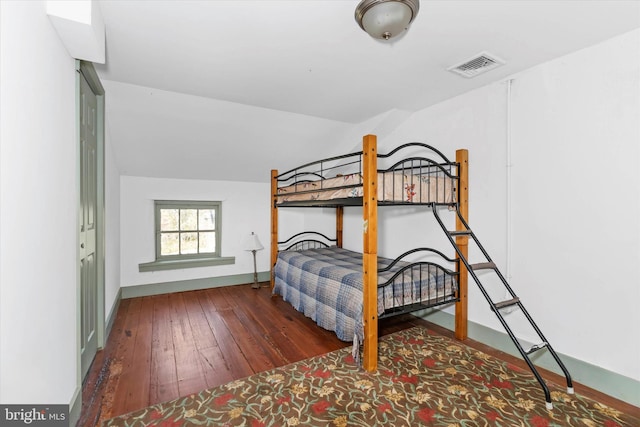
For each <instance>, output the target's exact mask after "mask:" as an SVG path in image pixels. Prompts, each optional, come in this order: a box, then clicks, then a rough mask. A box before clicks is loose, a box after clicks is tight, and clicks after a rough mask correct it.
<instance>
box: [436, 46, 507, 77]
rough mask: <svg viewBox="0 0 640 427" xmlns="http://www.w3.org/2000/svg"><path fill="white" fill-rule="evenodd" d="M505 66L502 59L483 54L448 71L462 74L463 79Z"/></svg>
mask: <svg viewBox="0 0 640 427" xmlns="http://www.w3.org/2000/svg"><path fill="white" fill-rule="evenodd" d="M503 64H504V61H503V60H502V59H499V58H497V57H495V56H494V55H491V54H489V53H487V52H482V53H479V54H477V55H475V56H474V57H473V58H471V59H468V60H466V61H464V62H462V63H461V64H458V65H454V66H453V67H450V68H447V71H451V72H452V73H456V74H460V75H461V76H463V77H467V78H471V77H475V76H477V75H479V74H482V73H486V72H487V71H489V70H493V69H494V68H496V67H499V66H501V65H503Z"/></svg>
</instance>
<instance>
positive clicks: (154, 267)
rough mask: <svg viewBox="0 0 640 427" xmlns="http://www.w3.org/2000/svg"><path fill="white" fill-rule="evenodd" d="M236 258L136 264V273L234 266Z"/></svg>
mask: <svg viewBox="0 0 640 427" xmlns="http://www.w3.org/2000/svg"><path fill="white" fill-rule="evenodd" d="M235 263H236V257H233V256H229V257H219V258H200V259H182V260H171V261H152V262H145V263H142V264H138V271H139V272H140V273H144V272H147V271H159V270H180V269H183V268H194V267H211V266H215V265H227V264H235Z"/></svg>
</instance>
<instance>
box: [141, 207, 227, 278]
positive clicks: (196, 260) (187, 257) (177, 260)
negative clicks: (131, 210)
mask: <svg viewBox="0 0 640 427" xmlns="http://www.w3.org/2000/svg"><path fill="white" fill-rule="evenodd" d="M167 208H169V209H214V210H215V225H214V230H213V231H215V235H216V237H215V239H216V251H215V252H214V253H212V252H207V253H195V254H179V255H162V253H161V236H162V234H163V233H164V232H163V231H162V230H160V223H161V221H160V211H161V210H162V209H167ZM189 231H193V232H201V231H211V230H200V229H199V227H198V229H197V230H189ZM177 232H178V233H179V232H180V230H178V231H177ZM154 240H155V258H156V259H155V261H153V262H148V263H142V264H139V265H138V269H139V271H140V272H146V271H156V270H172V269H181V268H191V267H207V266H213V265H223V264H234V263H235V257H223V256H221V254H222V202H220V201H194V200H155V201H154Z"/></svg>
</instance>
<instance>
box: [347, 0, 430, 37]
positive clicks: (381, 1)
mask: <svg viewBox="0 0 640 427" xmlns="http://www.w3.org/2000/svg"><path fill="white" fill-rule="evenodd" d="M418 9H420V2H419V0H362V1H361V2H360V4H358V7H356V13H355V16H356V22H357V23H358V25H360V28H362V29H363V30H364V31H366V32H367V33H368V34H369V35H370V36H371V37H373V38H374V39H383V40H389V39H391V38H393V37H396V36H399V35H400V34H401V33H402V32H403V31H405V30H406V29H407V28H408V27H409V25H410V24H411V23H412V22H413V20H414V19H415V17H416V15H417V14H418Z"/></svg>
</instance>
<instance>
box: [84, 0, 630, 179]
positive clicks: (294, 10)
mask: <svg viewBox="0 0 640 427" xmlns="http://www.w3.org/2000/svg"><path fill="white" fill-rule="evenodd" d="M98 3H99V5H100V9H101V11H102V14H103V18H104V22H105V26H106V32H107V35H106V39H107V60H106V64H104V65H98V66H97V67H96V68H97V70H98V73H99V75H100V77H101V79H102V80H103V84H104V85H105V88H106V90H107V97H106V99H107V126H108V135H109V138H110V141H111V143H112V147H113V150H114V154H115V157H116V160H117V163H118V167H119V168H120V172H121V173H122V174H125V175H139V176H154V177H168V178H196V179H213V180H234V181H258V182H266V181H268V178H269V169H271V168H278V169H280V170H285V169H287V168H290V167H293V166H295V165H296V164H297V163H300V162H305V161H308V160H313V159H315V158H317V157H323V156H330V155H334V154H337V153H342V152H347V151H351V150H352V149H353V148H354V147H356V146H357V145H358V143H359V138H360V137H361V135H362V134H363V133H367V132H370V131H372V130H373V129H374V128H382V129H384V128H389V127H390V126H392V125H397V124H398V123H401V122H402V120H401V118H402V117H408V116H409V115H410V114H411V113H412V112H414V111H418V110H421V109H424V108H426V107H428V106H430V105H433V104H436V103H438V102H440V101H442V100H445V99H448V98H451V97H453V96H456V95H459V94H461V93H464V92H467V91H469V90H472V89H474V88H477V87H480V86H483V85H486V84H488V83H491V82H495V81H500V80H502V79H504V78H506V77H507V76H509V75H511V74H514V73H516V72H519V71H521V70H524V69H526V68H529V67H531V66H534V65H536V64H539V63H542V62H546V61H548V60H551V59H553V58H556V57H558V56H561V55H564V54H567V53H570V52H573V51H576V50H579V49H582V48H585V47H588V46H591V45H594V44H596V43H598V42H601V41H604V40H606V39H609V38H611V37H614V36H616V35H619V34H622V33H624V32H627V31H630V30H632V29H634V28H638V27H639V26H640V2H638V1H635V0H631V1H614V0H611V1H595V0H594V1H577V0H570V1H537V0H533V1H525V0H521V1H520V0H511V1H507V0H498V1H486V0H470V1H456V0H446V1H425V0H423V1H422V2H421V6H420V12H419V14H418V17H417V19H416V21H415V22H414V23H413V25H412V26H411V28H410V30H409V31H408V32H407V33H406V34H405V35H404V36H403V37H401V38H399V39H397V40H396V41H392V42H390V43H389V42H387V43H383V42H379V41H376V40H374V39H372V38H370V37H369V36H368V35H367V34H365V33H364V32H363V31H362V30H361V29H360V28H359V27H358V25H357V24H356V22H355V21H354V18H353V13H354V10H355V7H356V5H357V3H358V1H348V0H344V1H340V0H337V1H327V0H321V1H303V0H295V1H268V0H259V1H241V0H232V1H120V0H116V1H109V0H101V1H99V2H98ZM483 51H487V52H489V53H491V54H493V55H496V56H498V57H499V58H501V59H503V60H504V61H506V64H505V65H504V66H502V67H499V68H497V69H495V70H492V71H490V72H488V73H486V74H483V75H481V76H478V77H476V78H473V79H465V78H463V77H459V76H457V75H455V74H452V73H450V72H448V71H447V68H448V67H450V66H452V65H455V64H457V63H460V62H461V61H464V60H467V59H469V58H471V57H472V56H474V55H476V54H478V53H480V52H483ZM585 66H588V64H585Z"/></svg>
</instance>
